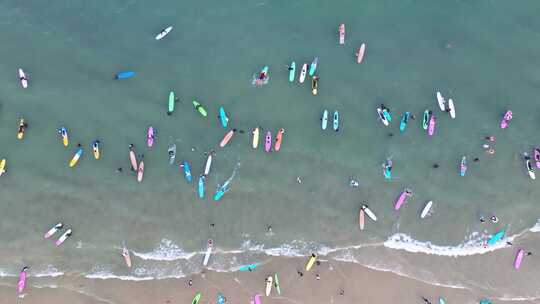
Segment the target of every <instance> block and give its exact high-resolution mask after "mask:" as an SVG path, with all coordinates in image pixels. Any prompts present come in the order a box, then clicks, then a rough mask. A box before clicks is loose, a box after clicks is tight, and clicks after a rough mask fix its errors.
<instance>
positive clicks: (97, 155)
mask: <svg viewBox="0 0 540 304" xmlns="http://www.w3.org/2000/svg"><path fill="white" fill-rule="evenodd" d="M99 146H100V144H99V140H97V139H96V140H94V141H93V142H92V153H93V154H94V158H95V159H99V158H100V157H101V149H100V148H99Z"/></svg>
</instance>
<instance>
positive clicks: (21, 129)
mask: <svg viewBox="0 0 540 304" xmlns="http://www.w3.org/2000/svg"><path fill="white" fill-rule="evenodd" d="M24 125H25V123H24V118H21V119H19V131H18V132H17V138H18V139H23V137H24V130H25V126H24Z"/></svg>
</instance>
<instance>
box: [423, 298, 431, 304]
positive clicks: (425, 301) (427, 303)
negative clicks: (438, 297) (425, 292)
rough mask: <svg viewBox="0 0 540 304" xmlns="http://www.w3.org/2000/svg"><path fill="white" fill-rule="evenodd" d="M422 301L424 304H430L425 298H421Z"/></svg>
mask: <svg viewBox="0 0 540 304" xmlns="http://www.w3.org/2000/svg"><path fill="white" fill-rule="evenodd" d="M422 300H424V303H426V304H431V302H430V301H429V300H428V299H427V298H424V297H422Z"/></svg>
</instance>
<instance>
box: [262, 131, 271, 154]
mask: <svg viewBox="0 0 540 304" xmlns="http://www.w3.org/2000/svg"><path fill="white" fill-rule="evenodd" d="M271 149H272V133H270V131H267V132H266V136H265V138H264V152H270V150H271Z"/></svg>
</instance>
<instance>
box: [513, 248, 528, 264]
mask: <svg viewBox="0 0 540 304" xmlns="http://www.w3.org/2000/svg"><path fill="white" fill-rule="evenodd" d="M524 256H525V251H524V250H523V249H522V248H520V249H518V251H517V253H516V258H515V259H514V268H515V269H519V267H521V261H522V260H523V257H524Z"/></svg>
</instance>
